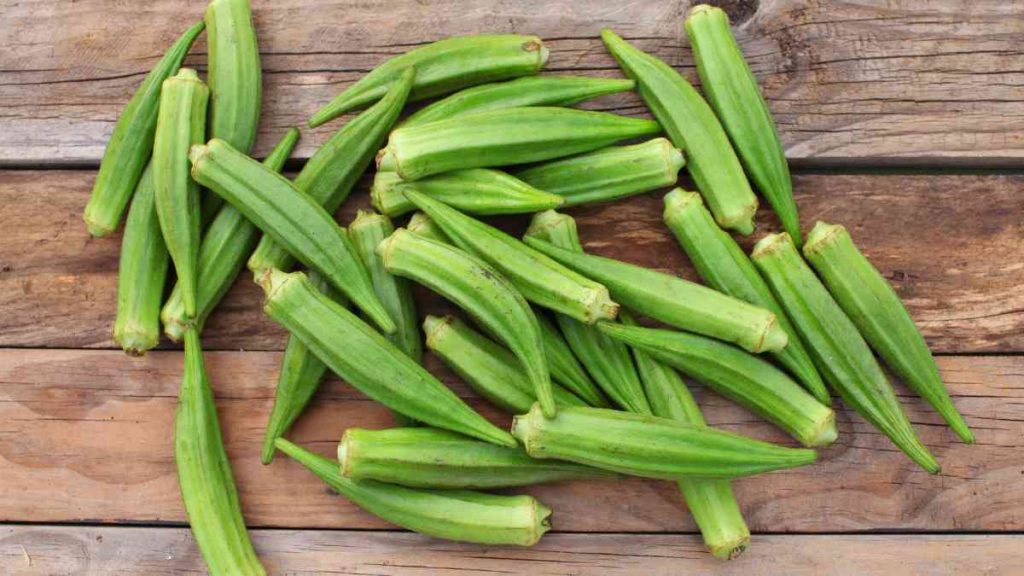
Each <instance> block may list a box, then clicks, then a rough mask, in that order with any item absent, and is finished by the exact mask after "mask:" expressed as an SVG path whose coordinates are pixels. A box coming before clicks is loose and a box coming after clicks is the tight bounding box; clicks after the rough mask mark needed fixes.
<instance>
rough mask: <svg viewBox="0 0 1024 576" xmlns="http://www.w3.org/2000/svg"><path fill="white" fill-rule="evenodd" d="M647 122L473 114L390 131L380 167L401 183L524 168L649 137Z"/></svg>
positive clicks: (516, 112)
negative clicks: (395, 174)
mask: <svg viewBox="0 0 1024 576" xmlns="http://www.w3.org/2000/svg"><path fill="white" fill-rule="evenodd" d="M659 132H661V126H659V125H658V123H657V122H654V121H652V120H643V119H640V118H629V117H626V116H618V115H616V114H608V113H605V112H591V111H587V110H576V109H573V108H554V107H546V106H531V107H524V108H506V109H504V110H489V111H485V112H474V113H471V114H464V115H460V116H456V117H454V118H449V119H447V120H438V121H436V122H429V123H426V124H419V125H416V126H409V127H400V128H397V129H395V130H394V131H393V132H392V133H391V136H390V137H389V138H388V145H387V147H386V148H385V149H384V156H383V158H382V159H381V160H380V165H383V166H388V165H389V164H391V163H393V165H394V168H395V171H396V172H398V174H399V176H401V177H402V178H403V179H405V180H419V179H420V178H423V177H426V176H430V175H433V174H440V173H441V172H448V171H451V170H463V169H466V168H487V167H493V166H507V165H509V164H526V163H528V162H540V161H543V160H550V159H552V158H561V157H563V156H569V155H571V154H578V153H580V152H588V151H590V150H596V149H598V148H604V147H605V146H608V145H611V144H614V143H615V142H618V141H620V140H627V139H630V138H638V137H641V136H653V135H655V134H658V133H659Z"/></svg>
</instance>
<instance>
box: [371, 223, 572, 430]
mask: <svg viewBox="0 0 1024 576" xmlns="http://www.w3.org/2000/svg"><path fill="white" fill-rule="evenodd" d="M377 252H378V254H380V256H381V259H382V260H383V262H384V267H385V268H386V269H387V271H388V272H390V273H392V274H395V275H397V276H401V277H403V278H409V279H412V280H415V281H416V282H418V283H420V284H423V285H424V286H426V287H428V288H430V289H431V290H433V291H434V292H437V293H438V294H440V295H442V296H444V297H445V298H447V299H448V300H451V301H452V302H454V303H455V304H456V305H458V306H459V307H460V308H462V309H463V310H465V311H466V312H467V313H468V314H469V315H470V316H472V317H473V319H474V320H476V321H477V322H478V323H479V324H480V325H481V326H483V327H484V328H486V329H487V330H488V331H490V332H491V333H492V334H494V335H495V336H497V337H498V339H500V340H501V341H502V342H503V343H504V344H505V345H506V346H508V347H509V349H511V350H512V353H513V354H515V355H516V357H517V358H518V359H519V362H520V364H521V365H522V368H523V371H524V372H525V373H526V375H527V377H528V378H529V380H530V382H531V383H532V384H533V388H534V393H535V394H536V396H537V399H538V401H540V403H541V405H543V406H544V407H545V413H547V414H550V415H554V413H555V401H554V395H553V393H552V390H551V376H550V374H549V372H548V366H547V360H546V359H545V356H544V346H543V343H542V340H541V335H540V327H539V326H538V325H537V318H536V317H535V316H534V314H533V310H531V309H530V305H529V304H527V303H526V300H525V299H523V297H522V295H520V294H519V292H517V291H516V289H515V288H514V287H513V286H512V284H511V283H510V282H509V281H508V280H506V279H505V278H504V277H503V276H502V275H501V274H500V273H499V272H497V271H496V270H494V269H493V268H491V267H490V266H489V265H487V263H485V262H484V261H482V260H480V259H478V258H476V257H474V256H472V255H471V254H468V253H466V252H463V251H462V250H459V249H458V248H455V247H454V246H450V245H448V244H442V243H440V242H434V241H433V240H428V239H426V238H423V237H422V236H417V235H415V234H413V233H412V232H409V231H408V230H402V229H399V230H397V231H396V232H395V233H394V234H392V235H391V236H389V237H388V238H387V240H385V241H384V242H382V243H381V244H380V246H378V248H377Z"/></svg>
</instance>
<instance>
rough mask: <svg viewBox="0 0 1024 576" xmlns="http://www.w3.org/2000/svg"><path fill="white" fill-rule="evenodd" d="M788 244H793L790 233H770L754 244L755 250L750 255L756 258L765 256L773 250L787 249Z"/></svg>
mask: <svg viewBox="0 0 1024 576" xmlns="http://www.w3.org/2000/svg"><path fill="white" fill-rule="evenodd" d="M787 244H788V245H789V246H793V239H792V238H790V237H789V234H787V233H785V232H779V233H777V234H769V235H767V236H765V237H764V238H761V239H760V240H758V241H757V244H754V250H753V251H751V253H750V257H751V258H753V259H755V260H757V259H759V258H765V257H767V256H770V255H771V254H772V253H773V252H778V251H779V250H783V249H785V248H786V246H787Z"/></svg>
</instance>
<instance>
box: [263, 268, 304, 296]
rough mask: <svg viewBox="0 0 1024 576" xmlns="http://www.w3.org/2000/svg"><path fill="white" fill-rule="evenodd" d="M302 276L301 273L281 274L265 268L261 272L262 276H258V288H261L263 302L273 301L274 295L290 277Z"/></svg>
mask: <svg viewBox="0 0 1024 576" xmlns="http://www.w3.org/2000/svg"><path fill="white" fill-rule="evenodd" d="M300 274H302V273H301V272H292V273H288V272H282V271H280V270H278V269H277V268H267V269H266V270H264V271H263V275H262V276H260V279H259V282H258V284H259V285H260V288H263V294H264V301H269V300H273V299H274V295H275V294H277V291H278V290H280V289H281V288H282V287H283V286H284V285H285V284H286V283H287V282H288V281H289V280H290V279H291V278H292V277H294V276H297V275H300Z"/></svg>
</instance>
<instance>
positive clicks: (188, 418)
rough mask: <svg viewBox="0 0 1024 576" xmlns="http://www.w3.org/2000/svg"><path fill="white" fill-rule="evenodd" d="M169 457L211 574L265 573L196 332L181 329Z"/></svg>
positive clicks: (193, 529)
mask: <svg viewBox="0 0 1024 576" xmlns="http://www.w3.org/2000/svg"><path fill="white" fill-rule="evenodd" d="M174 461H175V464H177V468H178V484H179V486H180V487H181V499H182V500H183V501H184V503H185V512H186V513H187V514H188V522H189V526H190V527H191V528H192V535H193V536H194V537H195V540H196V543H197V544H198V545H199V552H200V553H201V554H202V555H203V560H204V561H205V562H206V568H207V569H208V570H209V571H210V573H211V574H245V575H254V576H255V575H262V574H266V571H265V570H264V569H263V566H262V565H261V564H260V560H259V558H257V556H256V552H255V551H254V550H253V548H252V543H251V542H250V541H249V534H248V533H247V532H246V530H245V520H244V519H243V518H242V509H241V506H239V503H238V491H237V490H236V488H235V480H234V477H233V476H232V474H231V463H230V462H229V461H228V455H227V453H226V452H224V442H223V440H222V439H221V433H220V425H219V424H218V422H217V407H216V405H215V404H214V402H213V391H212V390H211V389H210V382H209V380H208V379H207V376H206V368H205V367H204V365H203V350H202V348H201V347H200V344H199V334H198V333H197V332H196V331H195V330H188V331H186V332H185V369H184V374H183V375H182V379H181V393H180V396H179V398H178V411H177V413H176V414H175V417H174Z"/></svg>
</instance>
